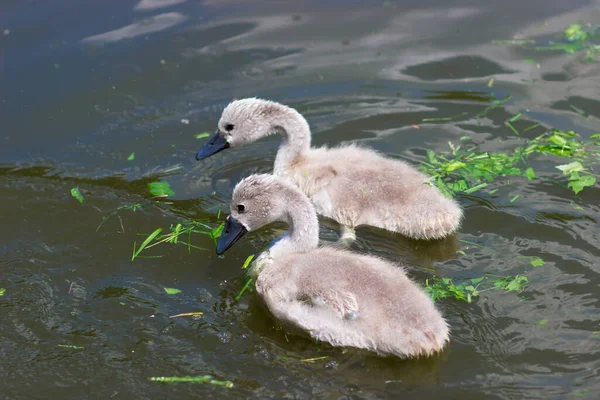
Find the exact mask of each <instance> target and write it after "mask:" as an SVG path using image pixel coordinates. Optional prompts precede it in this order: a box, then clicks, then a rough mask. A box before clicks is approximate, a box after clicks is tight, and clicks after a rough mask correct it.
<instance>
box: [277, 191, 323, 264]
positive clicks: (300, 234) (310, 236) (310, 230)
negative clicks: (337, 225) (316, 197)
mask: <svg viewBox="0 0 600 400" xmlns="http://www.w3.org/2000/svg"><path fill="white" fill-rule="evenodd" d="M282 195H283V196H284V198H285V200H284V201H285V208H284V210H283V216H282V220H283V221H285V222H287V224H288V233H287V234H286V235H285V236H284V237H283V238H282V239H281V240H280V241H279V242H277V243H276V244H275V245H273V247H272V248H271V250H270V252H271V255H272V256H273V257H276V256H278V255H283V254H286V253H293V252H298V251H307V250H310V249H314V248H316V247H317V246H318V245H319V220H318V218H317V213H316V211H315V208H314V207H313V205H312V203H311V202H310V200H308V198H307V197H306V195H305V194H304V193H302V192H301V191H300V189H298V188H296V187H295V186H293V187H292V186H291V184H290V186H288V187H286V188H285V190H283V191H282Z"/></svg>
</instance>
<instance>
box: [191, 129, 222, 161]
mask: <svg viewBox="0 0 600 400" xmlns="http://www.w3.org/2000/svg"><path fill="white" fill-rule="evenodd" d="M228 147H229V143H228V142H227V140H226V139H225V135H224V134H222V133H221V132H219V130H218V129H217V131H216V132H215V134H214V135H212V136H211V137H210V139H208V142H206V144H205V145H204V147H202V149H200V151H199V152H198V153H196V160H198V161H200V160H204V159H205V158H207V157H210V156H212V155H213V154H217V153H218V152H220V151H221V150H225V149H226V148H228Z"/></svg>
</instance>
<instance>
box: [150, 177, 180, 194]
mask: <svg viewBox="0 0 600 400" xmlns="http://www.w3.org/2000/svg"><path fill="white" fill-rule="evenodd" d="M148 190H150V194H151V195H152V196H155V197H167V196H173V195H174V194H175V192H173V189H171V185H169V182H167V181H160V182H150V183H148Z"/></svg>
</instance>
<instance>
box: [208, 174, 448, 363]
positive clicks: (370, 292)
mask: <svg viewBox="0 0 600 400" xmlns="http://www.w3.org/2000/svg"><path fill="white" fill-rule="evenodd" d="M274 221H284V222H286V223H287V224H288V227H289V231H288V233H287V234H286V235H284V236H283V237H282V238H281V239H280V240H278V241H277V242H276V243H275V244H274V245H273V246H272V247H271V248H270V249H269V250H267V251H265V252H264V253H262V254H261V255H260V256H259V257H258V258H257V259H256V261H255V262H254V263H253V265H252V267H251V270H250V274H251V276H252V277H253V278H254V280H255V282H256V291H257V293H258V294H259V296H261V298H262V299H263V300H264V302H265V304H266V306H267V307H268V309H269V310H270V311H271V312H272V313H273V315H274V316H275V317H277V318H278V319H279V320H280V321H282V322H283V323H285V324H287V325H289V326H291V327H294V328H296V329H300V330H301V331H304V332H306V333H307V334H309V335H310V336H311V337H312V338H314V339H316V340H321V341H325V342H328V343H330V344H332V345H334V346H350V347H356V348H361V349H366V350H370V351H374V352H376V353H378V354H380V355H395V356H399V357H402V358H406V357H416V356H428V355H432V354H435V353H437V352H439V351H440V350H441V349H442V348H443V347H444V346H445V344H446V343H447V342H448V340H449V328H448V325H447V323H446V321H445V320H444V318H443V317H442V315H441V314H440V312H439V311H438V310H437V309H436V307H435V305H434V304H433V302H432V300H431V299H430V298H429V297H428V296H427V295H426V294H425V293H424V292H423V291H422V290H421V289H420V288H419V287H418V286H417V285H416V284H415V283H413V282H412V281H411V280H410V279H409V278H408V277H407V276H406V273H405V271H404V270H403V269H402V268H401V267H399V266H398V265H395V264H392V263H390V262H388V261H385V260H383V259H381V258H378V257H373V256H368V255H361V254H356V253H353V252H350V251H347V250H340V249H334V248H328V247H321V248H318V246H317V244H318V240H319V239H318V234H319V224H318V219H317V214H316V212H315V209H314V207H313V205H312V204H311V202H310V201H309V199H308V198H307V197H306V195H305V194H304V193H302V192H301V191H300V190H299V189H298V188H297V187H296V186H295V185H293V184H292V183H291V182H289V181H288V180H286V179H283V178H281V177H277V176H273V175H252V176H250V177H248V178H245V179H243V180H242V181H241V182H239V183H238V184H237V185H236V187H235V189H234V191H233V199H232V203H231V215H230V216H229V217H228V218H227V222H226V224H225V227H224V229H223V233H222V235H221V237H220V239H219V242H218V244H217V254H219V255H220V254H223V253H224V252H225V251H226V250H227V249H229V248H230V247H231V246H232V245H233V244H234V243H235V242H236V241H237V240H239V239H240V238H241V237H242V236H243V235H244V234H246V233H247V232H250V231H254V230H256V229H258V228H260V227H262V226H264V225H267V224H269V223H271V222H274Z"/></svg>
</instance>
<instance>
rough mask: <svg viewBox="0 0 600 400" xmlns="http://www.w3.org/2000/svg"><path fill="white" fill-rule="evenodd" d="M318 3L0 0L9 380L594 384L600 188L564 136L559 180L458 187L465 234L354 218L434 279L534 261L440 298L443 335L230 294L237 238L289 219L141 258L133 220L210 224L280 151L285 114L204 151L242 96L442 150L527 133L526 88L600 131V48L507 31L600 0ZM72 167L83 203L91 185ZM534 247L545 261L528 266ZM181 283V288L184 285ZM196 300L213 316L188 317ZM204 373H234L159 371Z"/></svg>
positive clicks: (322, 136) (326, 232)
mask: <svg viewBox="0 0 600 400" xmlns="http://www.w3.org/2000/svg"><path fill="white" fill-rule="evenodd" d="M302 3H303V4H300V2H297V1H273V2H259V1H253V2H249V1H233V0H230V1H221V0H220V1H212V0H211V1H209V0H205V1H186V0H171V1H168V0H164V1H159V0H154V1H153V0H143V1H139V2H137V1H119V2H110V4H107V2H105V1H91V2H76V1H67V0H63V1H60V0H57V1H54V2H51V3H44V2H41V3H40V2H23V1H8V0H5V1H4V2H3V3H2V4H1V5H0V60H1V62H0V68H1V71H2V73H1V75H0V101H1V103H0V118H1V119H0V120H1V121H2V124H1V126H2V128H1V133H0V187H1V188H2V189H1V192H2V208H1V220H2V223H3V229H2V231H1V233H0V287H1V288H5V289H6V292H5V294H4V296H2V297H0V321H1V322H0V356H1V358H0V360H1V361H0V376H2V379H1V383H0V396H2V397H3V398H10V399H25V398H27V399H34V398H76V399H82V398H115V399H126V398H188V397H190V398H203V399H204V398H261V399H262V398H298V399H304V398H322V399H337V398H361V399H371V398H397V397H399V396H403V397H405V398H417V397H418V398H423V397H424V396H425V397H435V398H448V399H454V398H458V397H461V398H502V399H513V398H553V399H554V398H576V397H577V398H578V397H583V398H586V397H587V398H595V397H596V396H597V393H598V391H599V390H600V379H599V377H598V373H599V370H600V361H599V360H600V357H599V355H600V340H599V339H598V338H597V337H596V336H597V335H596V336H595V335H594V333H593V332H595V331H600V317H599V308H600V295H599V293H600V290H599V286H600V250H599V249H598V243H599V239H600V235H599V232H600V231H599V230H598V225H597V221H598V219H599V218H600V208H599V206H598V201H599V200H600V190H598V187H597V186H596V187H594V188H587V189H585V190H584V191H583V192H582V193H581V194H580V195H579V196H574V195H573V193H572V192H570V191H568V190H566V189H564V188H562V187H560V186H558V185H555V184H552V183H551V182H550V181H548V180H547V179H543V178H544V177H551V176H552V177H556V172H555V168H554V166H555V165H556V160H553V159H551V158H550V157H542V156H539V157H534V158H533V159H532V160H531V161H532V162H531V165H532V166H533V167H534V169H535V170H536V173H537V174H538V177H541V178H542V179H537V180H534V181H527V180H526V179H525V178H518V177H511V178H510V179H509V178H506V179H501V180H499V182H498V188H499V191H498V192H496V193H495V194H494V195H491V196H490V195H487V194H485V193H483V192H481V193H474V194H473V195H463V196H459V198H458V200H459V201H460V203H461V205H462V206H463V207H464V208H465V210H466V219H465V222H464V225H463V227H462V228H461V230H460V233H459V235H457V236H456V237H453V238H450V239H448V240H446V241H443V242H440V243H423V242H416V241H410V240H407V239H404V238H402V237H399V236H398V235H392V234H387V233H385V232H382V231H378V230H374V229H367V228H361V229H359V231H358V238H359V239H358V241H357V243H356V244H355V245H354V250H356V251H363V252H368V253H374V254H379V255H381V256H384V257H386V258H388V259H391V260H394V261H399V262H406V263H409V265H411V267H410V268H409V272H410V274H411V276H412V277H413V278H415V279H416V280H417V281H420V282H423V281H424V280H425V279H427V278H430V277H431V275H432V273H435V274H437V275H440V276H445V277H451V278H455V279H461V278H464V277H477V276H480V275H482V274H483V273H485V272H488V273H493V274H498V275H515V274H523V273H526V274H527V277H528V278H529V281H530V285H529V288H528V289H527V290H526V291H525V292H523V293H522V294H520V295H519V294H515V293H500V292H496V291H490V292H486V293H482V295H481V297H479V298H477V299H475V301H474V302H473V303H471V304H467V303H463V302H458V301H455V300H450V299H447V300H443V301H440V303H439V304H440V307H441V309H442V310H443V312H444V314H445V315H446V316H447V318H448V320H449V322H450V324H451V326H452V342H451V344H450V346H449V347H448V349H447V350H446V351H444V352H443V353H442V354H441V355H439V356H438V357H434V358H431V359H423V360H414V361H401V360H396V359H393V358H381V357H377V356H374V355H372V354H369V353H364V352H359V351H355V350H341V349H333V348H331V347H329V346H326V345H324V344H319V343H315V342H313V341H310V340H307V339H303V338H297V337H293V336H291V337H288V336H287V335H286V334H285V333H284V332H283V331H280V330H277V329H276V328H275V321H273V319H272V318H271V317H270V315H269V314H268V312H266V311H265V310H264V309H263V308H261V306H260V303H259V302H258V301H257V299H256V297H255V296H254V295H253V294H246V295H244V296H243V297H242V299H241V300H240V301H239V302H235V301H234V299H233V298H234V296H235V295H236V294H237V293H238V291H239V290H240V289H241V287H242V285H243V275H242V271H241V270H240V266H241V265H242V263H243V261H244V260H245V259H246V257H247V256H248V255H250V254H253V253H256V252H258V251H260V249H261V248H264V246H265V245H266V244H267V243H268V242H269V241H271V240H273V239H275V238H276V237H277V235H279V234H280V233H281V229H282V228H283V227H282V226H273V227H270V228H268V229H263V230H261V231H260V232H257V233H254V234H251V235H248V237H247V238H245V240H243V241H242V242H241V243H239V244H238V245H236V247H235V248H234V249H232V250H231V251H230V252H228V254H227V255H226V257H225V258H224V259H218V258H217V257H216V255H215V254H214V244H213V242H212V240H211V239H210V238H209V237H208V236H200V235H197V236H196V237H194V238H193V243H194V244H195V245H197V246H200V247H205V248H207V249H208V250H207V251H196V250H193V251H192V252H191V254H188V251H187V249H186V248H185V247H184V246H163V247H162V248H160V247H157V249H156V250H155V252H154V253H151V254H162V255H164V257H163V258H159V259H156V258H146V259H141V258H140V259H136V260H135V261H133V262H132V261H131V252H132V247H133V242H134V241H137V243H138V245H139V243H140V242H141V241H142V240H143V237H141V236H138V235H137V233H145V234H148V233H150V232H152V231H153V230H154V229H156V228H158V227H162V228H164V229H168V228H169V226H170V225H171V224H172V223H175V222H177V221H180V220H183V219H185V218H196V219H199V220H204V221H207V222H208V223H210V224H212V225H213V226H214V225H216V224H218V223H219V221H221V220H222V219H223V217H224V215H226V213H227V211H228V202H229V198H230V195H231V190H232V188H233V185H234V184H235V183H236V182H237V181H238V180H239V179H240V178H241V177H242V176H246V175H248V174H250V173H253V172H268V171H270V168H271V166H272V163H273V160H274V155H275V149H276V146H277V140H278V139H277V138H269V139H267V140H263V141H261V142H258V143H255V144H253V145H252V146H250V147H247V148H243V149H236V150H230V151H227V152H223V153H220V154H219V155H217V156H214V157H212V158H210V159H208V160H206V161H203V162H196V161H195V159H194V154H195V152H196V151H197V150H198V149H199V148H200V146H201V145H202V143H203V142H204V140H205V139H201V140H197V139H195V138H194V134H196V133H201V132H204V131H208V132H212V131H213V130H214V129H215V127H216V122H217V120H218V118H219V115H220V113H221V111H222V109H223V107H224V106H225V105H226V104H227V103H228V102H229V101H230V100H231V99H232V98H243V97H249V96H260V97H266V98H271V99H275V100H278V101H281V102H284V103H286V104H289V105H291V106H293V107H296V108H297V109H298V110H299V111H301V112H302V113H303V114H304V115H305V116H306V117H307V118H308V120H309V122H310V124H311V126H312V129H313V132H314V136H313V143H314V145H317V146H319V145H324V144H327V145H335V144H338V143H347V142H353V141H354V142H359V143H362V144H363V145H366V146H369V147H372V148H375V149H377V150H381V151H383V152H385V153H386V154H389V155H391V156H393V157H397V158H401V159H404V160H407V161H409V162H412V163H414V164H415V165H416V164H418V162H420V161H422V160H424V159H425V158H424V155H425V152H426V150H428V149H431V150H435V151H443V150H447V148H448V147H447V142H448V141H452V142H453V143H460V140H459V138H460V137H462V136H470V137H471V138H472V140H473V141H475V142H477V143H480V144H481V147H482V149H484V150H494V151H503V150H509V149H511V148H512V147H514V146H515V145H517V144H518V143H520V140H521V139H520V138H516V137H515V135H514V134H513V133H512V132H511V131H510V130H509V129H508V128H507V127H506V126H504V124H503V122H504V121H505V120H506V119H507V118H509V117H510V116H512V115H515V114H516V113H517V112H519V111H523V112H524V113H525V116H524V117H523V118H522V119H523V121H525V122H526V123H524V124H523V125H520V126H527V124H533V123H534V122H541V123H543V124H545V125H546V126H552V127H556V128H560V129H574V130H576V131H578V132H579V133H581V134H582V135H583V136H584V137H587V136H588V135H590V134H591V133H593V132H595V131H598V130H600V124H599V122H598V119H597V118H598V117H600V115H599V114H600V113H599V112H598V110H599V109H600V108H599V106H600V103H599V102H598V100H597V94H598V93H599V91H598V89H599V86H600V82H599V80H600V78H599V76H600V75H599V74H598V72H599V71H600V67H599V65H600V64H597V63H590V64H585V63H583V62H582V56H581V55H580V54H576V55H573V56H566V55H564V54H562V53H558V52H548V53H533V54H532V53H531V52H526V51H525V50H522V49H519V48H518V47H515V46H499V45H493V44H491V41H492V40H494V39H510V38H513V37H515V35H517V37H519V36H518V35H527V36H528V37H540V38H543V39H544V40H551V39H552V38H553V37H554V35H555V34H557V33H560V32H562V29H564V28H565V27H566V26H568V25H569V24H571V23H573V22H577V21H578V20H585V21H590V22H597V21H598V20H599V17H600V9H599V8H598V3H597V2H591V1H579V0H577V1H569V2H566V1H528V2H522V1H513V0H510V1H504V2H493V3H492V2H486V3H489V4H484V2H478V1H467V0H465V1H455V2H452V4H450V3H449V2H446V1H435V0H429V1H404V2H399V1H391V2H371V3H367V2H359V1H355V2H348V1H344V2H342V1H339V0H338V1H318V2H317V1H315V2H312V1H306V2H302ZM543 22H547V25H545V26H544V27H542V28H541V29H538V28H536V27H537V26H538V25H539V24H540V23H543ZM528 57H535V59H536V62H537V63H539V64H540V67H539V68H538V67H537V66H536V65H535V64H530V63H527V62H524V61H523V59H524V58H528ZM492 76H493V77H495V84H494V86H493V88H489V87H488V86H487V85H486V84H487V82H488V80H489V79H490V77H492ZM490 91H493V92H494V95H495V96H496V98H503V97H505V96H507V95H509V94H510V95H512V96H513V97H512V99H511V100H510V101H509V102H507V103H505V104H504V105H502V106H501V107H499V108H498V109H497V110H495V111H493V112H492V113H490V114H489V115H488V118H487V119H484V120H483V121H482V124H481V125H478V124H477V123H476V122H475V120H474V119H472V118H471V117H472V116H473V115H475V114H476V113H477V112H480V111H482V110H483V109H485V107H487V106H488V105H489V102H488V96H489V92H490ZM570 104H571V105H575V106H576V107H578V108H581V109H583V110H584V111H585V112H587V113H589V114H591V116H590V118H587V119H586V118H583V117H582V116H580V115H579V114H577V113H576V112H574V111H573V110H572V109H571V108H570V107H569V105H570ZM462 113H467V114H465V115H466V116H465V117H462V118H458V119H457V120H455V121H441V122H436V123H430V124H424V123H422V122H421V120H422V119H423V118H431V117H444V116H450V115H459V114H462ZM185 120H187V121H189V123H188V124H186V123H185V122H186V121H185ZM182 121H183V122H182ZM412 124H419V125H420V129H419V130H417V129H416V128H414V127H412V126H411V125H412ZM536 134H539V132H537V133H536V132H535V131H531V132H527V133H522V137H526V138H529V139H531V138H533V137H534V136H535V135H536ZM132 152H134V153H135V159H134V160H133V161H128V160H127V158H128V156H129V155H130V154H131V153H132ZM178 167H179V168H178ZM173 168H176V169H174V170H173ZM169 171H170V172H169ZM159 178H164V179H166V180H168V181H169V182H170V184H171V186H172V187H173V189H174V191H175V193H176V195H175V196H174V197H173V198H169V199H167V200H156V199H151V198H150V196H149V194H148V192H147V188H146V185H147V183H148V182H150V181H153V180H157V179H159ZM507 182H509V183H507ZM73 187H79V189H80V190H81V192H82V193H83V195H84V196H85V198H86V202H85V203H84V204H79V203H78V202H77V201H76V200H75V199H74V198H72V197H71V195H70V189H71V188H73ZM517 194H519V195H520V197H519V198H518V200H517V201H515V202H514V203H511V202H510V199H512V198H513V197H514V196H516V195H517ZM136 203H140V204H142V205H144V207H143V208H142V209H139V210H137V211H136V212H133V211H129V210H122V211H120V212H119V213H118V215H114V216H112V217H111V218H110V219H108V220H107V221H106V223H105V224H104V225H103V226H102V227H101V228H100V229H99V230H98V232H96V227H97V226H98V224H99V223H100V222H101V221H102V218H103V217H106V216H108V215H109V214H110V213H111V212H113V211H115V210H116V209H117V208H118V207H120V206H122V205H126V204H136ZM219 207H223V210H224V212H223V215H221V216H220V219H219V218H218V209H219ZM576 207H581V208H582V209H578V208H576ZM334 228H335V227H334V226H331V224H328V223H327V221H323V226H322V229H321V237H322V239H323V240H324V241H331V240H335V239H336V233H335V230H334ZM460 240H466V241H471V242H475V243H477V244H478V245H479V247H478V246H473V245H469V244H466V243H465V242H460ZM457 250H462V251H463V252H464V253H465V254H464V255H460V254H457V253H456V252H457ZM149 254H150V253H149ZM519 256H539V257H541V258H542V259H544V260H545V261H546V264H545V265H544V266H542V267H537V268H533V267H531V266H530V265H529V264H528V260H527V259H524V258H519ZM432 270H433V271H432ZM165 287H166V288H178V289H180V290H181V291H182V292H181V293H180V294H178V295H167V294H166V292H165V291H164V288H165ZM196 311H201V312H203V313H204V314H203V316H202V318H197V319H194V318H192V317H180V318H169V316H171V315H174V314H179V313H186V312H196ZM544 320H546V321H547V322H546V323H545V324H544V323H543V322H541V323H540V321H544ZM59 345H67V346H82V347H83V348H82V349H74V348H69V347H60V346H59ZM324 356H327V357H328V358H327V359H324V360H319V361H316V362H314V363H306V362H301V361H300V360H303V359H306V358H313V357H324ZM206 374H211V375H213V376H215V377H216V378H217V379H227V380H231V381H233V382H234V384H235V386H234V388H233V389H224V388H221V387H214V386H211V385H192V384H180V385H176V386H173V385H161V384H158V383H154V382H150V381H149V380H148V378H149V377H151V376H183V375H206Z"/></svg>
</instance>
